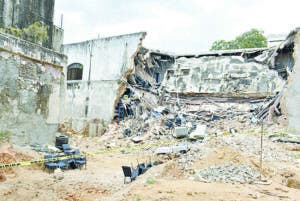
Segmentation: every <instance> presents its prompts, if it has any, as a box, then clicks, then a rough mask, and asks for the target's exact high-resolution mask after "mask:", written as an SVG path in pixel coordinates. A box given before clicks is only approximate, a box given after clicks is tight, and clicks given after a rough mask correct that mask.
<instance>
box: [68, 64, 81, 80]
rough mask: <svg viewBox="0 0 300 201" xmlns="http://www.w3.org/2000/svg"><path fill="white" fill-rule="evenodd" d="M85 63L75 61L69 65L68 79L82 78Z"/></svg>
mask: <svg viewBox="0 0 300 201" xmlns="http://www.w3.org/2000/svg"><path fill="white" fill-rule="evenodd" d="M82 71H83V65H82V64H80V63H73V64H70V65H69V66H68V72H67V80H82Z"/></svg>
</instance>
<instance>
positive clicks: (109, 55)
mask: <svg viewBox="0 0 300 201" xmlns="http://www.w3.org/2000/svg"><path fill="white" fill-rule="evenodd" d="M144 36H145V33H142V32H141V33H134V34H127V35H121V36H113V37H109V38H100V39H95V40H90V41H85V42H81V43H75V44H67V45H64V53H65V54H66V55H67V56H68V65H67V66H69V65H71V64H72V63H80V64H82V65H83V76H82V81H67V83H68V89H67V97H66V120H67V121H71V122H73V123H72V127H73V128H74V129H75V130H78V129H79V128H80V127H81V128H82V122H83V121H86V120H88V121H89V120H91V119H104V120H111V119H112V118H113V116H114V110H115V108H114V104H115V101H116V99H117V95H118V88H119V83H120V78H121V77H122V75H123V74H124V72H126V71H127V70H128V69H129V68H131V67H132V62H133V59H132V56H133V55H134V53H135V52H136V51H137V49H138V47H139V45H140V44H141V41H142V39H143V38H144ZM65 72H67V68H66V69H65ZM89 74H90V79H89ZM89 80H90V82H89ZM88 83H90V86H89V85H88ZM86 110H87V112H86Z"/></svg>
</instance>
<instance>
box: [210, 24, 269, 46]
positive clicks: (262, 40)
mask: <svg viewBox="0 0 300 201" xmlns="http://www.w3.org/2000/svg"><path fill="white" fill-rule="evenodd" d="M260 47H267V38H266V37H265V36H264V35H263V31H261V30H258V29H251V30H250V31H247V32H245V33H243V34H241V35H239V36H237V37H236V38H235V39H234V40H230V41H225V40H217V41H215V42H214V43H213V44H212V47H211V48H210V50H230V49H244V48H260Z"/></svg>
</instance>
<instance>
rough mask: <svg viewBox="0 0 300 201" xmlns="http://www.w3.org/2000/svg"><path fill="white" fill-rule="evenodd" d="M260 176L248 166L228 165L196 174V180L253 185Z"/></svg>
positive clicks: (211, 167) (213, 167)
mask: <svg viewBox="0 0 300 201" xmlns="http://www.w3.org/2000/svg"><path fill="white" fill-rule="evenodd" d="M259 176H260V174H259V173H257V172H256V171H255V170H253V169H252V168H251V167H249V166H246V165H236V164H234V163H228V164H224V165H220V166H210V167H208V168H205V169H203V170H201V171H199V172H197V173H196V174H195V179H196V180H200V181H204V182H218V181H219V182H224V183H234V184H235V183H240V184H244V183H251V182H254V181H257V180H258V179H259Z"/></svg>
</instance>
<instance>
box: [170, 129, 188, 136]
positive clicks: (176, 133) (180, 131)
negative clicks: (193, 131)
mask: <svg viewBox="0 0 300 201" xmlns="http://www.w3.org/2000/svg"><path fill="white" fill-rule="evenodd" d="M173 136H174V137H175V138H182V137H187V136H188V129H187V128H186V127H175V128H174V132H173Z"/></svg>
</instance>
